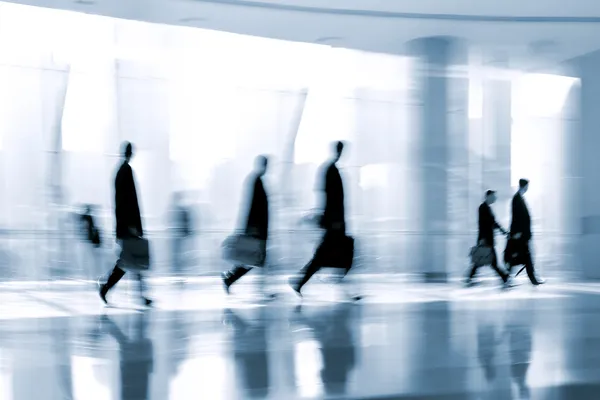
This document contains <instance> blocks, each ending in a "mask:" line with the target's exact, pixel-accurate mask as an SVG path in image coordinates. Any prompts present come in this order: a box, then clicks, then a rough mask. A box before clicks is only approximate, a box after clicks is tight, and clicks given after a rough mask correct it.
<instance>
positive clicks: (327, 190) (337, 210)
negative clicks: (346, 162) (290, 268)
mask: <svg viewBox="0 0 600 400" xmlns="http://www.w3.org/2000/svg"><path fill="white" fill-rule="evenodd" d="M343 151H344V143H343V142H335V143H334V146H333V158H332V159H331V160H330V161H329V162H327V163H326V164H325V165H324V166H323V167H322V170H323V171H324V173H323V176H324V180H323V185H322V186H321V187H318V189H319V190H320V191H322V193H323V214H322V215H321V217H320V220H319V225H320V227H321V228H322V229H324V230H325V234H324V235H323V239H322V240H321V243H320V244H319V247H318V248H317V250H316V252H315V254H314V256H313V258H312V260H311V261H310V262H309V263H308V264H307V265H306V266H305V267H304V268H303V269H302V271H300V277H299V278H298V279H292V280H291V281H290V284H291V286H292V289H293V290H294V291H295V292H296V293H297V294H298V295H301V291H302V288H303V287H304V285H305V284H306V283H307V282H308V281H309V280H310V278H311V277H312V276H313V275H314V274H315V273H316V272H317V271H319V270H320V269H321V268H323V267H335V265H331V264H330V263H332V262H333V263H337V262H338V261H339V260H340V257H338V255H341V256H345V255H346V253H348V254H350V252H351V251H353V249H352V250H351V249H350V248H347V243H348V239H349V238H348V237H347V236H346V208H345V204H344V183H343V181H342V176H341V174H340V171H339V169H338V167H337V162H338V161H339V160H340V158H341V156H342V153H343ZM334 258H335V259H334ZM328 264H329V265H328ZM344 264H346V270H345V274H347V273H348V271H349V269H350V266H351V262H350V263H344ZM345 274H344V275H345ZM354 299H355V300H359V299H360V297H359V296H354Z"/></svg>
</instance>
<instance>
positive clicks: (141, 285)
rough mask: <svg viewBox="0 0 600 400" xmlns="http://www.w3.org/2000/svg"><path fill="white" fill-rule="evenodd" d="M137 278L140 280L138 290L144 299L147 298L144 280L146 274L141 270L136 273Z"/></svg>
mask: <svg viewBox="0 0 600 400" xmlns="http://www.w3.org/2000/svg"><path fill="white" fill-rule="evenodd" d="M136 279H137V281H138V290H139V293H140V297H141V298H142V299H145V298H146V283H145V282H144V275H142V273H141V272H137V273H136Z"/></svg>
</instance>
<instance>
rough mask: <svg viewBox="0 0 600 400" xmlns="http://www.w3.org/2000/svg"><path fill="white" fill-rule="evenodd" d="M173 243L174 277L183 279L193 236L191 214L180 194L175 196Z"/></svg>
mask: <svg viewBox="0 0 600 400" xmlns="http://www.w3.org/2000/svg"><path fill="white" fill-rule="evenodd" d="M171 224H172V226H173V232H172V243H171V263H172V272H173V275H174V276H175V277H177V278H181V277H182V275H183V273H184V271H183V270H184V266H185V265H184V264H185V257H184V254H185V250H186V244H187V241H188V238H189V237H190V236H191V234H192V228H191V221H190V212H189V210H188V208H187V207H186V206H185V205H184V204H183V200H182V195H181V193H180V192H176V193H174V194H173V210H172V221H171Z"/></svg>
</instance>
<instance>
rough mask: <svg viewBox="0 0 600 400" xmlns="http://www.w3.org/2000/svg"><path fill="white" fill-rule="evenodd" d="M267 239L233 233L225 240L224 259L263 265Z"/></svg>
mask: <svg viewBox="0 0 600 400" xmlns="http://www.w3.org/2000/svg"><path fill="white" fill-rule="evenodd" d="M266 254H267V251H266V241H265V240H262V239H258V238H256V237H253V236H249V235H231V236H229V237H228V238H227V239H225V241H224V242H223V259H224V260H225V261H229V262H231V263H234V264H241V265H248V266H252V267H262V266H263V265H264V264H265V259H266Z"/></svg>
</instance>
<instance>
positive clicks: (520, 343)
mask: <svg viewBox="0 0 600 400" xmlns="http://www.w3.org/2000/svg"><path fill="white" fill-rule="evenodd" d="M506 332H507V335H508V343H509V352H510V372H511V376H512V379H513V383H514V384H515V385H516V388H517V391H518V394H519V397H518V398H519V399H521V400H525V399H529V398H530V394H529V387H528V386H527V371H528V370H529V365H530V364H531V350H532V345H533V341H532V336H531V326H530V325H529V324H528V323H527V322H526V321H519V319H518V318H515V319H513V320H512V321H510V322H509V323H508V324H507V327H506Z"/></svg>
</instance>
